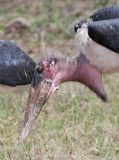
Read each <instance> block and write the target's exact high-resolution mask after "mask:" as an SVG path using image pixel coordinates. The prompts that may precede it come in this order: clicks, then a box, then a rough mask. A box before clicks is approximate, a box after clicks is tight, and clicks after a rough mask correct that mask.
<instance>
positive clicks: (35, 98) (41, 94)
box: [21, 77, 57, 141]
mask: <svg viewBox="0 0 119 160" xmlns="http://www.w3.org/2000/svg"><path fill="white" fill-rule="evenodd" d="M56 89H57V88H56V87H54V85H53V82H52V81H50V82H49V81H48V80H46V79H45V78H44V77H40V82H39V84H38V85H35V80H33V82H32V85H31V88H30V93H29V97H28V101H27V107H26V112H25V118H24V124H23V129H22V134H21V141H24V140H25V139H26V138H27V136H28V135H29V133H30V131H31V128H32V126H33V124H34V122H35V120H36V119H37V117H38V115H39V113H40V111H41V109H42V107H43V105H44V104H45V102H46V101H47V100H48V98H49V97H50V96H51V94H53V93H54V91H55V90H56Z"/></svg>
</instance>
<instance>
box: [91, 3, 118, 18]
mask: <svg viewBox="0 0 119 160" xmlns="http://www.w3.org/2000/svg"><path fill="white" fill-rule="evenodd" d="M115 18H119V6H108V7H105V8H102V9H100V10H98V11H97V12H95V13H94V14H93V15H92V16H90V19H92V21H102V20H107V19H115Z"/></svg>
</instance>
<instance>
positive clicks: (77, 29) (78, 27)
mask: <svg viewBox="0 0 119 160" xmlns="http://www.w3.org/2000/svg"><path fill="white" fill-rule="evenodd" d="M85 23H87V21H79V22H77V23H76V24H75V25H74V31H75V33H77V32H79V30H80V29H81V28H82V25H83V24H85Z"/></svg>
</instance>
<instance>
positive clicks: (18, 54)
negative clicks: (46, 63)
mask: <svg viewBox="0 0 119 160" xmlns="http://www.w3.org/2000/svg"><path fill="white" fill-rule="evenodd" d="M35 65H36V64H35V62H34V61H33V60H32V59H31V58H30V57H29V56H28V55H27V54H26V53H25V52H24V51H23V50H22V49H21V48H20V47H18V46H17V45H16V44H14V43H11V42H8V41H5V40H0V94H4V93H8V92H15V93H19V92H22V91H24V90H27V89H28V88H30V86H29V84H31V81H32V77H33V74H34V69H35Z"/></svg>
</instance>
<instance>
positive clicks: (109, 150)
mask: <svg viewBox="0 0 119 160" xmlns="http://www.w3.org/2000/svg"><path fill="white" fill-rule="evenodd" d="M111 5H119V1H118V0H88V1H86V0H65V1H64V0H60V1H57V0H0V39H5V40H8V41H11V42H14V43H16V44H17V45H18V46H20V47H21V48H22V49H23V50H24V51H25V52H26V53H28V54H29V56H30V57H32V58H33V59H34V60H35V61H36V62H37V61H38V59H40V57H41V56H42V55H44V54H46V52H47V50H48V49H55V50H58V51H60V52H62V53H63V54H65V55H67V56H72V55H75V54H77V47H76V43H75V33H74V24H75V23H76V22H77V21H79V20H86V19H87V18H89V16H90V15H92V14H93V13H94V12H95V11H96V10H98V9H100V8H102V7H105V6H111ZM103 80H104V83H105V89H106V91H107V94H108V97H109V103H103V102H102V101H101V100H100V99H99V98H98V97H97V96H96V95H95V94H94V93H92V92H91V91H90V90H89V89H87V88H86V87H85V86H83V85H81V84H79V83H64V84H62V85H61V87H60V88H59V90H58V91H57V92H56V94H55V95H53V96H52V97H51V98H50V100H49V101H48V102H47V104H46V105H45V106H44V108H43V110H42V112H41V113H40V115H39V118H38V120H37V122H36V123H35V125H34V128H33V131H32V132H31V134H30V135H29V137H28V139H27V140H26V141H25V142H24V143H20V140H19V137H20V133H21V129H22V122H23V118H24V111H25V107H26V101H27V96H28V93H23V94H21V95H14V94H6V95H3V96H0V160H119V74H113V75H108V76H104V77H103Z"/></svg>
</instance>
